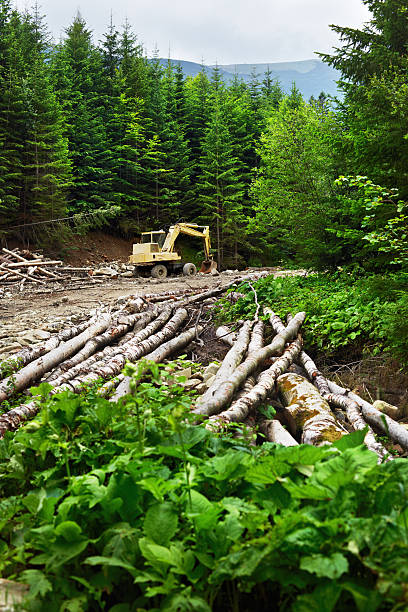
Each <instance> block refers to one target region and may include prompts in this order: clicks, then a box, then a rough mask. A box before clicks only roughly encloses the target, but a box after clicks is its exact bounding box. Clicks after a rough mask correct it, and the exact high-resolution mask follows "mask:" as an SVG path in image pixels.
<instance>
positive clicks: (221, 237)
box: [198, 83, 243, 267]
mask: <svg viewBox="0 0 408 612" xmlns="http://www.w3.org/2000/svg"><path fill="white" fill-rule="evenodd" d="M218 85H219V83H217V88H216V89H215V94H216V95H215V99H214V102H213V112H212V116H211V118H210V122H209V125H208V127H207V129H206V133H205V138H204V142H203V154H202V157H201V163H200V169H201V173H200V176H199V178H198V187H199V193H200V202H201V203H202V205H203V208H204V211H205V212H204V215H203V220H205V221H206V222H207V223H209V224H210V225H211V226H215V232H216V248H217V257H218V265H219V267H221V266H222V265H223V264H224V263H225V262H226V263H234V264H235V265H237V263H238V236H239V228H240V227H242V220H243V219H242V216H243V215H242V206H241V198H242V195H243V185H242V183H241V182H240V164H239V161H238V159H237V158H236V157H234V155H233V145H232V140H231V135H230V132H229V129H228V125H227V120H226V116H225V109H224V108H223V100H222V98H221V96H220V88H219V86H218Z"/></svg>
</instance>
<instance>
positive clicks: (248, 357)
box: [0, 273, 408, 461]
mask: <svg viewBox="0 0 408 612" xmlns="http://www.w3.org/2000/svg"><path fill="white" fill-rule="evenodd" d="M266 274H267V273H261V274H250V275H247V276H244V277H241V278H240V279H235V280H234V281H232V282H231V283H229V284H228V285H226V286H224V287H218V288H215V289H210V290H208V291H204V292H202V290H200V291H201V292H198V290H191V289H190V290H182V291H178V292H171V293H170V292H167V293H162V294H150V295H145V296H143V297H135V296H130V297H128V298H120V299H119V300H117V302H116V303H115V304H114V305H113V306H112V307H111V308H110V309H104V310H101V311H99V312H97V313H96V314H94V315H93V316H92V317H90V318H89V319H87V320H85V321H83V322H82V323H80V324H79V325H76V326H72V324H71V326H69V327H67V328H65V329H63V330H61V331H59V332H58V333H56V334H53V335H52V336H51V337H50V338H49V339H47V340H46V341H45V342H44V343H42V344H38V345H36V346H30V347H26V348H24V349H22V350H21V351H19V353H17V354H15V355H13V356H11V357H8V358H7V359H6V360H5V361H3V362H2V363H0V380H1V379H2V380H1V382H0V410H1V402H5V401H6V400H7V401H10V400H12V398H13V396H15V395H16V394H19V393H21V392H26V393H27V389H28V388H29V387H31V386H32V385H33V384H37V383H39V382H40V381H46V382H48V383H49V384H50V385H51V386H52V388H51V391H50V394H51V395H53V394H56V393H59V392H61V391H65V390H69V391H71V392H74V393H80V392H81V391H82V390H83V389H84V387H87V386H89V385H92V384H97V386H98V393H99V394H100V395H101V396H105V397H110V400H111V401H117V400H119V399H120V398H121V397H123V396H125V395H126V394H128V393H129V392H130V379H129V378H128V377H126V376H125V375H124V374H123V368H124V365H125V364H126V362H131V363H137V362H138V361H139V360H141V359H142V358H143V359H146V360H149V361H154V362H156V363H159V362H163V361H165V360H167V359H169V358H171V357H174V356H175V355H177V354H180V352H192V351H194V350H197V347H198V345H200V344H202V340H201V339H200V334H202V333H203V327H204V325H205V324H207V325H208V321H209V319H210V318H211V313H212V312H214V301H216V300H217V299H218V298H219V297H220V296H222V294H223V293H224V292H226V291H227V289H230V288H232V287H234V285H236V284H239V283H242V282H247V283H248V285H249V287H250V288H251V289H252V290H253V291H254V293H255V297H257V296H256V291H255V289H254V286H253V284H252V283H253V282H254V281H255V280H257V279H258V278H259V277H260V276H263V275H266ZM239 296H240V294H239V293H236V294H235V296H234V298H235V299H239ZM256 302H257V303H258V301H257V299H256ZM259 310H260V306H259V304H258V308H257V313H256V315H255V317H254V319H252V320H247V321H242V322H240V324H239V325H238V327H239V329H238V330H230V329H229V328H226V327H221V328H219V329H218V330H217V336H218V338H219V341H222V342H224V343H226V344H228V345H229V347H230V348H229V350H227V348H225V351H227V352H226V354H225V357H224V359H223V361H222V362H221V364H220V365H219V366H217V365H216V366H215V369H214V367H213V366H211V372H207V374H208V375H205V376H201V377H200V376H199V377H198V378H197V380H196V382H197V383H198V386H196V387H195V388H196V390H197V392H199V393H201V395H199V396H198V399H196V397H195V396H194V398H193V399H192V411H193V413H194V414H196V415H197V422H201V421H202V420H204V421H205V422H206V426H207V427H209V428H211V429H213V430H214V429H215V430H222V429H224V428H225V427H227V426H228V424H230V423H242V424H244V425H245V426H246V427H248V428H249V429H251V428H254V430H255V431H256V432H257V436H258V438H257V439H258V441H260V440H261V439H263V440H265V439H266V440H268V441H272V442H275V443H279V444H284V445H296V444H298V443H306V444H314V445H321V444H327V443H330V442H334V441H336V440H338V439H339V438H341V437H342V436H343V435H345V434H346V433H348V432H350V431H353V430H361V429H364V428H367V431H366V434H365V443H366V445H367V446H368V447H369V448H370V449H371V450H372V451H373V452H375V453H376V454H377V455H378V457H379V461H383V460H390V459H391V457H390V455H389V454H388V452H387V450H386V448H385V447H384V446H383V445H382V444H381V443H380V442H378V441H377V439H376V437H375V435H374V431H376V432H378V431H380V432H382V433H383V435H386V436H389V437H390V438H391V440H392V441H393V442H395V443H397V444H399V445H400V447H401V448H402V449H403V450H405V451H406V450H408V431H407V430H406V429H405V428H404V427H403V426H402V425H401V424H399V423H398V422H397V421H395V420H394V419H392V418H391V417H389V416H387V415H386V414H384V413H382V412H380V411H379V410H378V409H376V408H375V407H374V406H372V405H371V404H369V403H367V402H366V401H364V400H363V399H362V398H360V397H358V396H356V395H355V394H353V393H351V392H350V391H349V390H347V389H343V388H341V387H338V386H337V385H336V384H334V383H332V382H331V381H328V380H327V379H326V378H325V377H324V376H323V375H322V374H321V373H320V372H319V371H318V369H317V367H316V365H315V363H314V362H313V360H312V359H311V358H310V357H309V356H308V355H307V354H306V353H305V352H304V351H303V346H302V338H301V336H300V328H301V326H302V324H303V322H304V320H305V316H306V315H305V313H303V312H299V313H297V314H296V315H295V316H293V317H292V316H289V317H288V322H287V324H286V325H285V324H284V323H283V322H282V321H281V319H280V318H279V317H278V316H277V315H276V314H275V313H274V312H273V311H272V310H270V309H267V308H266V309H264V310H263V315H264V317H263V319H264V320H260V319H259V317H258V313H259ZM204 319H205V321H204ZM235 327H237V325H235ZM194 347H196V348H194ZM194 384H195V383H192V384H190V385H189V387H188V388H193V387H194ZM271 405H272V406H273V407H274V409H275V410H276V415H275V417H274V418H271V416H270V415H269V416H265V414H266V415H268V412H267V410H266V411H265V406H266V407H268V406H271ZM38 410H39V402H38V401H37V399H36V398H28V399H27V402H26V403H22V404H19V405H16V406H15V407H14V408H12V409H11V410H7V411H4V412H3V414H2V415H1V416H0V437H2V436H3V435H4V434H5V432H6V431H12V430H14V429H16V428H17V427H19V426H20V424H22V423H24V421H26V420H27V419H29V418H32V417H33V416H34V415H35V414H36V413H37V411H38ZM371 427H373V428H374V431H373V429H371ZM259 432H262V434H263V438H261V437H260V436H259ZM255 437H256V436H255Z"/></svg>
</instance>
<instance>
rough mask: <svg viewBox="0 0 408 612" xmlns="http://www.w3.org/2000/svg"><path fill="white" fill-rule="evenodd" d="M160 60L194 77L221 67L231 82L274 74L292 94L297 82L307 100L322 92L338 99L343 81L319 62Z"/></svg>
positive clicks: (334, 71)
mask: <svg viewBox="0 0 408 612" xmlns="http://www.w3.org/2000/svg"><path fill="white" fill-rule="evenodd" d="M158 61H159V62H160V64H161V65H162V66H164V67H165V66H166V65H167V64H168V62H169V61H170V62H171V64H172V65H173V66H177V65H178V64H180V66H181V67H182V69H183V72H184V74H185V76H191V77H195V76H196V75H197V74H198V73H199V72H201V71H202V70H203V69H204V70H206V71H207V72H210V71H211V70H212V69H213V68H215V66H218V68H219V70H220V73H221V76H222V78H223V79H224V81H225V82H227V83H229V82H230V81H231V80H232V79H233V78H234V76H235V74H237V75H238V76H239V77H240V78H242V79H243V80H244V81H246V82H249V81H250V80H251V78H252V75H251V73H253V70H254V69H255V71H256V74H257V77H258V80H260V81H262V78H263V76H264V73H265V71H266V70H267V69H268V67H269V70H270V71H271V76H272V78H274V79H277V80H278V81H279V82H280V84H281V87H282V89H283V90H284V91H285V92H289V90H290V88H291V86H292V83H296V86H297V87H298V89H299V90H300V91H301V92H302V95H303V96H304V97H305V98H310V96H315V97H316V96H318V95H319V94H320V92H321V91H324V92H325V93H326V94H329V95H332V96H336V95H338V94H339V91H338V88H337V84H336V80H338V79H339V78H340V73H339V72H338V71H337V70H335V69H334V68H331V67H330V66H328V65H327V64H325V63H324V62H322V61H321V60H319V59H309V60H299V61H288V62H269V63H268V62H262V63H253V64H242V63H241V64H238V63H237V64H208V65H205V64H198V63H197V62H190V61H187V60H177V59H170V60H168V59H164V58H159V59H158Z"/></svg>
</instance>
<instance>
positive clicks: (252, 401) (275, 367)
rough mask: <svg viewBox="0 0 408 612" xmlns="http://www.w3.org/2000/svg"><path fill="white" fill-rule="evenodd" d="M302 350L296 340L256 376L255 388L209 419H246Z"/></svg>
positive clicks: (300, 342) (231, 420) (230, 420)
mask: <svg viewBox="0 0 408 612" xmlns="http://www.w3.org/2000/svg"><path fill="white" fill-rule="evenodd" d="M301 349H302V341H301V339H300V338H297V339H296V340H295V341H294V342H292V343H291V344H290V345H289V346H288V347H287V348H286V349H285V351H284V353H283V355H281V357H278V358H277V359H276V361H275V362H274V363H273V364H272V365H271V366H270V367H269V368H268V369H267V370H265V371H264V372H261V374H260V375H259V376H258V379H257V382H256V384H255V386H254V387H253V388H252V389H250V390H249V391H248V393H245V395H242V397H240V398H239V399H237V400H236V401H235V402H233V403H232V404H231V406H230V407H229V408H228V409H227V410H224V412H221V413H220V414H219V415H218V416H213V417H210V418H212V419H214V420H216V419H217V418H220V417H221V419H222V421H223V422H230V423H231V422H234V423H239V422H241V421H243V420H244V419H246V418H247V416H248V415H249V414H250V412H251V410H253V409H254V408H256V406H259V404H261V403H262V402H263V401H264V400H265V399H266V398H267V397H268V395H269V394H270V393H271V392H272V391H273V390H274V388H275V381H276V379H277V378H278V377H279V376H280V375H281V374H283V372H286V370H287V369H288V367H289V366H290V364H291V363H292V362H293V360H294V359H295V358H296V357H297V355H298V354H299V353H300V351H301Z"/></svg>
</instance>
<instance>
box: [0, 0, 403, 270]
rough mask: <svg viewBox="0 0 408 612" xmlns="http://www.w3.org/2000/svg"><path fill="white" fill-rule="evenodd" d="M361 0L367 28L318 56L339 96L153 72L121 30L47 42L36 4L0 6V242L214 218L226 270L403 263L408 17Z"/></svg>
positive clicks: (127, 28) (264, 81) (81, 28)
mask: <svg viewBox="0 0 408 612" xmlns="http://www.w3.org/2000/svg"><path fill="white" fill-rule="evenodd" d="M365 4H367V5H368V6H369V8H370V9H371V10H372V15H373V16H372V22H371V24H369V27H368V28H367V29H366V30H364V31H359V30H353V29H351V28H340V27H336V28H335V29H336V31H337V32H338V33H339V34H340V37H341V40H342V46H341V47H340V48H339V49H337V50H336V51H335V53H334V54H333V55H323V56H322V57H323V59H324V61H326V62H328V63H329V64H330V65H332V66H333V67H335V68H337V69H339V70H340V71H341V74H342V75H343V80H342V81H341V82H340V90H339V91H340V93H339V98H338V99H337V100H332V99H327V97H326V96H325V95H324V94H323V93H321V94H320V95H318V92H317V95H316V98H312V99H310V100H304V99H302V96H301V94H300V92H299V91H298V89H297V88H296V85H295V84H293V87H292V90H291V91H290V92H283V91H282V89H281V88H280V85H279V82H277V81H276V80H274V79H273V78H272V76H271V73H270V72H267V73H265V74H263V75H256V74H253V78H252V81H251V82H250V83H244V82H243V81H241V80H240V78H239V77H238V75H237V76H236V78H235V79H234V81H233V82H231V83H229V84H225V83H224V82H223V81H222V78H221V76H220V72H219V70H218V69H217V67H216V68H213V69H205V67H203V71H202V73H201V74H199V75H198V76H197V77H195V78H191V77H189V78H185V77H184V75H183V73H182V70H181V68H180V67H179V66H178V67H177V66H176V67H172V65H171V64H170V62H169V64H168V66H167V68H162V66H161V64H160V62H159V61H158V58H157V57H156V58H153V59H150V60H148V59H147V58H146V57H145V55H144V53H143V47H142V42H141V41H139V40H138V38H137V35H136V33H135V32H134V30H133V29H132V25H131V24H130V23H125V24H124V25H123V26H121V27H117V26H116V25H115V24H113V23H110V24H109V25H108V26H107V29H106V33H105V35H104V36H103V38H102V40H100V41H97V42H95V41H94V40H93V37H92V33H91V29H90V26H88V24H86V23H85V22H84V20H83V19H82V17H81V16H80V14H77V16H76V17H75V18H74V19H73V21H72V23H71V24H68V25H67V28H66V30H65V33H64V35H63V37H62V39H61V40H60V42H59V43H58V44H54V43H52V41H51V38H50V35H49V33H48V32H47V28H46V25H45V18H43V17H42V16H41V14H40V12H39V9H38V8H37V9H34V10H33V11H31V12H24V13H20V12H18V11H16V10H14V9H13V8H12V6H11V2H10V0H1V2H0V7H1V10H0V143H1V150H0V231H1V235H2V236H10V235H12V234H13V232H15V231H16V229H18V233H19V234H20V235H21V234H28V235H29V233H30V228H32V227H33V226H32V225H30V224H32V223H37V222H39V221H44V220H51V219H57V218H64V217H74V216H75V215H77V214H78V213H81V214H84V213H85V214H88V213H93V212H96V216H97V215H98V214H100V215H101V216H102V217H103V216H105V217H107V218H108V223H109V226H108V227H109V231H113V232H115V231H116V232H122V233H123V234H124V235H133V234H134V233H135V232H138V231H140V230H142V231H143V230H145V229H150V228H159V227H161V226H166V225H169V224H170V223H174V222H175V221H177V220H180V219H184V220H187V221H198V222H201V223H208V224H209V225H210V226H211V230H212V234H213V238H214V240H213V243H214V245H213V246H214V248H215V250H216V252H217V257H218V261H219V264H220V265H223V264H225V265H227V266H228V265H235V266H237V265H243V264H247V263H251V264H255V265H257V264H258V265H260V264H264V265H265V264H266V263H274V264H275V263H280V262H282V261H284V262H285V263H286V264H287V263H288V262H289V263H290V262H292V263H294V264H296V265H302V266H305V267H313V268H315V269H322V268H323V269H327V268H330V267H337V266H343V265H347V264H350V263H351V262H353V263H354V264H361V265H364V266H369V267H373V268H375V267H376V266H378V264H380V265H381V266H384V265H385V266H387V265H388V264H389V263H390V262H391V261H393V259H395V256H396V254H397V255H398V258H401V257H402V259H404V261H405V259H406V246H405V247H404V246H403V245H404V244H405V245H406V242H405V238H403V236H404V231H405V230H404V226H405V219H406V217H405V215H404V204H402V201H404V200H405V199H406V198H407V197H408V181H407V176H408V175H407V171H406V163H405V160H406V154H407V146H408V145H407V139H406V137H405V125H406V118H407V114H408V107H407V102H406V100H407V96H406V89H407V84H406V67H407V66H406V64H407V59H406V53H405V51H406V45H407V41H408V17H407V15H406V13H405V12H404V11H403V10H402V8H401V7H402V5H401V2H399V1H394V2H391V1H390V0H388V1H387V2H380V1H378V0H377V1H365ZM394 189H397V190H398V192H397V191H393V190H394ZM109 218H110V220H109ZM379 254H381V255H379Z"/></svg>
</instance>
